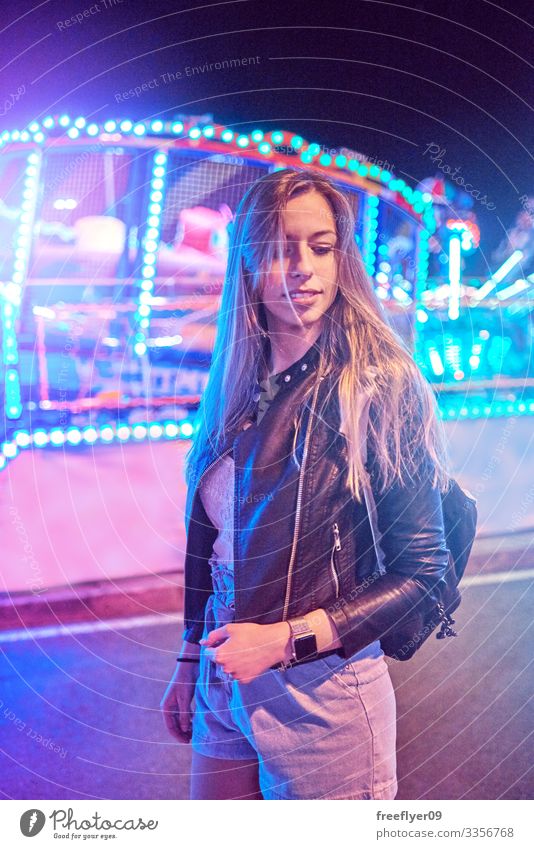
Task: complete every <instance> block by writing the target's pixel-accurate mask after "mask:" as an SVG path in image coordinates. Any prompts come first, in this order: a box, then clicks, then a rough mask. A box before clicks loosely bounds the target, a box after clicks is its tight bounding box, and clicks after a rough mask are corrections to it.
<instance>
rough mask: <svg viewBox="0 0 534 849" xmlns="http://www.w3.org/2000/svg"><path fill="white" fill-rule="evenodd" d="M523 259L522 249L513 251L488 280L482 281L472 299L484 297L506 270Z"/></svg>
mask: <svg viewBox="0 0 534 849" xmlns="http://www.w3.org/2000/svg"><path fill="white" fill-rule="evenodd" d="M522 259H523V251H514V252H513V254H512V255H511V256H509V257H508V259H507V260H506V262H503V264H502V265H501V267H500V268H498V269H497V271H496V272H495V273H494V274H492V275H491V277H490V278H489V280H487V281H486V283H484V285H483V286H482V287H481V288H480V289H479V290H478V291H477V292H475V294H474V295H473V297H474V299H475V300H477V301H481V300H482V298H485V297H486V295H489V293H490V292H492V291H493V289H495V287H496V285H497V283H500V282H501V281H502V280H504V278H505V277H506V275H507V274H508V272H510V271H511V270H512V268H514V267H515V266H516V265H517V263H518V262H520V261H521V260H522Z"/></svg>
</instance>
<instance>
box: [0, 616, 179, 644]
mask: <svg viewBox="0 0 534 849" xmlns="http://www.w3.org/2000/svg"><path fill="white" fill-rule="evenodd" d="M182 621H183V616H182V614H181V613H160V614H152V615H150V616H127V617H124V618H123V619H101V620H100V621H99V622H73V623H72V624H70V625H46V626H43V627H42V628H20V629H17V630H16V631H0V643H15V642H18V641H19V640H34V639H41V638H43V637H65V636H68V635H69V634H90V633H92V632H93V631H125V630H126V629H128V628H142V627H148V626H150V625H170V624H174V623H176V622H182Z"/></svg>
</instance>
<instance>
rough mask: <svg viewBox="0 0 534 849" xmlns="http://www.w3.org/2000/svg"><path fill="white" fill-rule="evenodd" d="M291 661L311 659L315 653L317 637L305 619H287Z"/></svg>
mask: <svg viewBox="0 0 534 849" xmlns="http://www.w3.org/2000/svg"><path fill="white" fill-rule="evenodd" d="M288 624H289V628H290V630H291V648H292V651H293V656H292V658H291V660H292V661H293V662H296V661H299V660H311V658H312V657H313V656H314V655H316V654H317V639H316V637H315V634H314V632H313V631H312V629H311V628H310V626H309V623H308V622H307V620H306V619H289V620H288Z"/></svg>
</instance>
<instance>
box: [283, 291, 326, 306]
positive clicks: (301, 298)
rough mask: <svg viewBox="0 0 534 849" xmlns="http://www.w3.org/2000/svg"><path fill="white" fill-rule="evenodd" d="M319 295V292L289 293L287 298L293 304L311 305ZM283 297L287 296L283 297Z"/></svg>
mask: <svg viewBox="0 0 534 849" xmlns="http://www.w3.org/2000/svg"><path fill="white" fill-rule="evenodd" d="M320 294H321V293H320V292H291V293H290V296H289V297H290V299H291V301H293V303H294V304H312V303H313V302H314V300H315V299H316V298H318V297H319V295H320ZM284 297H287V296H286V295H284Z"/></svg>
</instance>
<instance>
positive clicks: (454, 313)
mask: <svg viewBox="0 0 534 849" xmlns="http://www.w3.org/2000/svg"><path fill="white" fill-rule="evenodd" d="M461 263H462V250H461V247H460V239H459V238H458V236H455V235H452V236H451V238H450V240H449V311H448V314H449V318H450V319H452V320H454V319H456V318H458V317H459V315H460V292H461V288H460V279H461Z"/></svg>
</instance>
